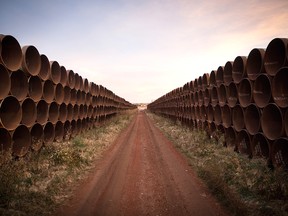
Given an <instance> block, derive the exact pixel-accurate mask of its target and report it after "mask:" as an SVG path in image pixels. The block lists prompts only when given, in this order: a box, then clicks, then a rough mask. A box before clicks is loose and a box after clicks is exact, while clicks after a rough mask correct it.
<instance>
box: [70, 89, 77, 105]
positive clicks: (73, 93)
mask: <svg viewBox="0 0 288 216" xmlns="http://www.w3.org/2000/svg"><path fill="white" fill-rule="evenodd" d="M70 103H71V104H73V105H75V104H76V103H77V91H76V89H71V91H70Z"/></svg>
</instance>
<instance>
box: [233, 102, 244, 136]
mask: <svg viewBox="0 0 288 216" xmlns="http://www.w3.org/2000/svg"><path fill="white" fill-rule="evenodd" d="M232 123H233V126H234V128H235V130H236V131H237V132H239V131H241V130H242V129H243V128H244V127H245V122H244V111H243V109H242V107H241V106H240V105H236V106H235V107H234V108H233V112H232Z"/></svg>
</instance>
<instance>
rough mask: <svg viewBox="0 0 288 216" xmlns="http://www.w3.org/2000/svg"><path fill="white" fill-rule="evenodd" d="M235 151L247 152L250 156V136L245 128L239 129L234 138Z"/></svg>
mask: <svg viewBox="0 0 288 216" xmlns="http://www.w3.org/2000/svg"><path fill="white" fill-rule="evenodd" d="M236 144H237V151H238V152H239V153H241V154H247V155H248V156H249V157H252V151H251V137H250V135H249V134H248V132H247V131H246V130H241V131H240V132H239V133H238V135H237V139H236Z"/></svg>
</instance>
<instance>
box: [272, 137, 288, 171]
mask: <svg viewBox="0 0 288 216" xmlns="http://www.w3.org/2000/svg"><path fill="white" fill-rule="evenodd" d="M271 157H272V161H273V165H274V166H276V167H283V168H284V169H287V168H288V138H287V137H282V138H279V139H277V140H275V141H274V142H273V145H272V151H271Z"/></svg>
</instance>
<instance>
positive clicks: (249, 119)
mask: <svg viewBox="0 0 288 216" xmlns="http://www.w3.org/2000/svg"><path fill="white" fill-rule="evenodd" d="M260 118H261V112H260V110H259V108H258V107H257V105H256V104H250V105H249V106H247V108H246V109H245V112H244V122H245V127H246V130H247V131H248V133H249V134H251V135H255V134H257V133H259V132H260V130H261V122H260Z"/></svg>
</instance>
